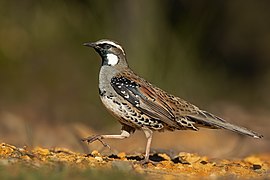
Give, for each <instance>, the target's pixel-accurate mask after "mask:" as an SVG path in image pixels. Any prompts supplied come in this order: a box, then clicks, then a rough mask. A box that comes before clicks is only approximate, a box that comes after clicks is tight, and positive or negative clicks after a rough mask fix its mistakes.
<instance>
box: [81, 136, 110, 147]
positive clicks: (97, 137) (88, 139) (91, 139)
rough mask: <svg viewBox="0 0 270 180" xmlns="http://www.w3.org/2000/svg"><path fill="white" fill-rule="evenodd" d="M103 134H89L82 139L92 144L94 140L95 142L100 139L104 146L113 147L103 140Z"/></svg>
mask: <svg viewBox="0 0 270 180" xmlns="http://www.w3.org/2000/svg"><path fill="white" fill-rule="evenodd" d="M102 139H103V138H102V135H93V136H88V137H86V138H82V139H81V140H82V141H83V142H87V143H88V144H90V143H92V142H94V141H97V140H98V141H99V142H101V144H102V145H103V146H104V147H107V148H109V149H111V147H110V145H109V144H107V143H105V142H104V141H102Z"/></svg>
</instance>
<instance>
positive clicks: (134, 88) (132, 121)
mask: <svg viewBox="0 0 270 180" xmlns="http://www.w3.org/2000/svg"><path fill="white" fill-rule="evenodd" d="M84 45H85V46H89V47H92V48H94V49H95V50H96V52H97V53H98V54H99V55H100V56H101V59H102V65H101V68H100V73H99V95H100V98H101V101H102V103H103V104H104V105H105V107H106V108H107V109H108V110H109V111H110V112H111V113H112V114H113V115H114V116H115V117H116V118H117V119H118V121H119V122H120V123H121V125H122V130H121V134H120V135H94V136H89V137H87V138H84V139H83V141H86V142H88V143H91V142H93V141H96V140H98V141H100V142H101V143H102V144H103V145H107V144H105V143H104V142H103V141H102V139H124V138H127V137H129V136H130V134H132V133H134V132H135V130H137V129H138V130H142V131H143V132H144V133H145V135H146V138H147V144H146V151H145V159H144V161H145V162H147V161H149V151H150V145H151V141H152V134H153V131H164V130H170V131H174V130H195V131H197V130H198V128H199V127H206V128H214V129H219V128H223V129H228V130H231V131H234V132H237V133H240V134H244V135H248V136H251V137H254V138H261V137H262V135H260V134H258V133H256V132H254V131H251V130H248V129H246V128H243V127H240V126H236V125H233V124H230V123H228V122H226V121H225V120H223V119H222V118H220V117H217V116H215V115H213V114H211V113H209V112H206V111H204V110H201V109H199V108H198V107H196V106H194V105H193V104H191V103H189V102H187V101H185V100H183V99H181V98H179V97H176V96H173V95H171V94H168V93H167V92H165V91H163V90H162V89H160V88H158V87H155V86H154V85H152V84H150V83H149V82H147V81H146V80H144V79H143V78H141V77H139V76H138V75H136V74H135V73H134V72H133V71H132V70H131V69H130V68H129V66H128V63H127V59H126V54H125V51H124V50H123V48H122V47H121V46H120V45H119V44H118V43H117V42H114V41H111V40H99V41H97V42H89V43H84Z"/></svg>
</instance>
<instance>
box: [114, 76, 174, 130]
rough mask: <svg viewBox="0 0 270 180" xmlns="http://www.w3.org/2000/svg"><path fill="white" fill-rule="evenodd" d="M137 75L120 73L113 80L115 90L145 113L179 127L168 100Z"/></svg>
mask: <svg viewBox="0 0 270 180" xmlns="http://www.w3.org/2000/svg"><path fill="white" fill-rule="evenodd" d="M135 78H136V76H135V77H131V76H123V75H118V76H116V77H114V78H112V80H111V86H112V87H113V88H114V90H115V91H116V92H117V93H118V94H119V95H120V96H122V97H123V98H124V99H126V100H127V101H128V102H130V103H131V104H133V105H134V107H135V108H137V109H138V110H140V111H141V112H143V113H144V114H146V115H148V116H150V117H152V118H155V119H159V120H161V121H163V122H164V123H166V124H167V125H168V126H170V127H179V125H178V124H177V122H176V121H175V116H174V114H173V112H172V111H171V109H170V106H169V105H168V104H166V102H164V101H161V100H160V98H158V97H157V94H156V92H155V89H153V88H152V87H151V86H149V84H145V82H143V81H136V79H135Z"/></svg>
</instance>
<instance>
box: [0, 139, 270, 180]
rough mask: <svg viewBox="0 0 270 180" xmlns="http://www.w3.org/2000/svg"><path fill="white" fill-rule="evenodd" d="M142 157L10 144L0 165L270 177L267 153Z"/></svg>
mask: <svg viewBox="0 0 270 180" xmlns="http://www.w3.org/2000/svg"><path fill="white" fill-rule="evenodd" d="M142 159H143V156H142V155H136V154H134V155H127V154H125V153H119V154H111V155H108V156H103V155H101V154H100V153H99V152H98V151H96V150H94V151H92V152H91V153H90V154H82V153H76V152H72V151H70V150H68V149H63V148H53V149H44V148H41V147H36V148H34V149H27V148H26V147H24V148H18V147H15V146H12V145H9V144H5V143H2V144H0V165H1V166H6V167H8V166H11V165H14V164H24V165H27V166H30V167H34V168H42V167H44V166H45V167H49V166H53V167H56V166H58V165H59V164H64V165H66V166H69V167H76V168H79V169H87V168H95V169H104V170H120V171H123V172H132V173H135V174H139V175H142V177H145V178H148V177H151V178H152V177H159V178H165V179H167V178H174V177H177V178H180V177H181V178H209V177H211V178H219V177H226V178H227V177H230V178H239V177H240V178H270V171H269V167H270V154H268V155H267V154H265V155H252V156H248V157H246V158H243V159H235V160H227V159H210V158H208V157H206V156H199V155H196V154H190V153H184V152H181V153H179V154H178V155H177V156H175V157H170V156H169V155H167V154H159V153H156V154H152V155H151V156H150V159H151V161H152V163H148V164H146V165H142V164H140V163H139V161H140V160H142Z"/></svg>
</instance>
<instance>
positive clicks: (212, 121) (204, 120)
mask: <svg viewBox="0 0 270 180" xmlns="http://www.w3.org/2000/svg"><path fill="white" fill-rule="evenodd" d="M189 117H190V118H191V119H192V120H194V121H195V122H196V123H198V124H202V125H204V126H203V127H212V128H222V129H227V130H230V131H234V132H237V133H240V134H243V135H248V136H251V137H253V138H262V137H263V135H261V134H259V133H257V132H254V131H252V130H249V129H247V128H244V127H240V126H237V125H234V124H231V123H228V122H227V121H225V120H224V119H222V118H220V117H217V116H215V115H213V114H211V113H208V112H206V111H200V112H199V113H198V114H196V115H191V116H189Z"/></svg>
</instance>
